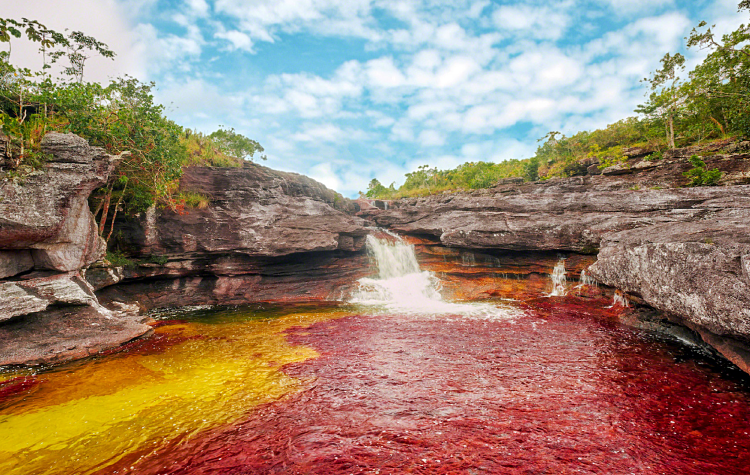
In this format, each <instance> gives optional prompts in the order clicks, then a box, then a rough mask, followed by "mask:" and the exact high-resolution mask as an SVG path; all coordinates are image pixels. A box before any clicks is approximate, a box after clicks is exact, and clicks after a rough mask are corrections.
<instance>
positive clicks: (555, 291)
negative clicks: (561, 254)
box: [547, 259, 568, 297]
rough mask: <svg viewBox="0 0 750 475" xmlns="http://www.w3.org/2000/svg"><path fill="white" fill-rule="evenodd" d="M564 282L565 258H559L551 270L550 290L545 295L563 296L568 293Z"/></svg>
mask: <svg viewBox="0 0 750 475" xmlns="http://www.w3.org/2000/svg"><path fill="white" fill-rule="evenodd" d="M566 284H567V279H566V278H565V259H560V260H559V261H557V265H555V268H554V269H553V270H552V291H551V292H550V293H549V294H547V297H565V295H566V294H567V293H568V290H567V288H566V286H565V285H566Z"/></svg>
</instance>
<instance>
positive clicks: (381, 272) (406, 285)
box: [349, 233, 512, 318]
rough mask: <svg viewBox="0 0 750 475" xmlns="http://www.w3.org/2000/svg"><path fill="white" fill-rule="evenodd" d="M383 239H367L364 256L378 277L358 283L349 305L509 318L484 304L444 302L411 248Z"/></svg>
mask: <svg viewBox="0 0 750 475" xmlns="http://www.w3.org/2000/svg"><path fill="white" fill-rule="evenodd" d="M387 234H388V235H389V236H388V237H386V238H385V239H379V238H376V237H374V236H373V235H368V236H367V252H368V254H369V255H370V258H371V259H372V261H373V263H374V264H375V265H376V266H377V277H374V278H371V277H365V278H362V279H359V281H358V289H356V290H355V291H354V292H352V295H351V298H350V299H349V302H350V303H352V304H355V305H360V306H366V307H369V308H370V310H378V311H383V312H387V313H397V314H409V315H425V314H430V315H446V314H448V315H462V316H467V315H471V316H483V317H493V318H494V317H503V318H508V317H509V316H511V315H512V312H510V311H509V310H506V309H502V308H498V307H497V306H496V305H491V304H487V303H454V302H448V301H445V300H443V297H442V295H441V294H440V289H441V282H440V279H438V277H437V276H436V275H435V274H434V273H432V272H430V271H424V270H421V269H420V267H419V263H418V262H417V256H416V254H415V253H414V246H413V245H409V244H407V243H405V242H404V241H403V240H402V239H401V238H400V237H398V236H396V235H394V234H392V233H387Z"/></svg>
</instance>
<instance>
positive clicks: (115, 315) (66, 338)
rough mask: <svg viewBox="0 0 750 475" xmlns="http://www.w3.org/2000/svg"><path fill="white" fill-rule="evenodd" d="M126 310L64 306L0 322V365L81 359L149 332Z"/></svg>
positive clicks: (150, 330) (49, 362)
mask: <svg viewBox="0 0 750 475" xmlns="http://www.w3.org/2000/svg"><path fill="white" fill-rule="evenodd" d="M140 320H141V317H138V316H137V315H134V314H133V313H129V312H111V311H101V310H100V309H97V308H95V307H91V306H83V307H81V306H66V307H57V308H53V309H49V310H47V311H45V312H42V313H38V314H30V315H26V316H24V317H22V318H19V319H14V320H12V321H9V322H5V323H3V324H0V366H5V365H41V364H55V363H63V362H66V361H70V360H74V359H79V358H85V357H88V356H92V355H95V354H97V353H100V352H102V351H105V350H109V349H113V348H117V347H119V346H120V345H122V344H123V343H126V342H128V341H131V340H133V339H135V338H139V337H141V336H144V335H149V334H150V333H152V332H153V330H152V329H151V327H149V326H148V325H144V324H142V323H140Z"/></svg>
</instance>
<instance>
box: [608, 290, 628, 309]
mask: <svg viewBox="0 0 750 475" xmlns="http://www.w3.org/2000/svg"><path fill="white" fill-rule="evenodd" d="M617 306H620V307H622V308H628V307H630V302H628V298H627V297H625V294H624V293H623V292H621V291H620V290H615V295H614V296H613V297H612V305H610V306H609V307H606V308H614V307H617Z"/></svg>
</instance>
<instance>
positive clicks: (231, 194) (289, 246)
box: [119, 164, 367, 257]
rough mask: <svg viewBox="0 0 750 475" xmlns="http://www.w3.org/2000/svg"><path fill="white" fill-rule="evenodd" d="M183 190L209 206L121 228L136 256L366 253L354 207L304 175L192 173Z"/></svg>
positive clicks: (152, 214)
mask: <svg viewBox="0 0 750 475" xmlns="http://www.w3.org/2000/svg"><path fill="white" fill-rule="evenodd" d="M180 188H181V189H182V190H185V191H189V192H192V193H200V194H202V195H205V196H207V197H208V198H209V199H210V204H209V206H208V207H207V208H205V209H190V210H186V211H185V212H173V211H169V210H159V211H155V210H150V211H149V212H147V213H143V214H142V215H141V216H140V217H139V219H136V220H132V221H130V222H129V223H128V224H127V225H124V226H121V227H120V228H119V231H120V232H121V233H122V239H121V241H122V242H123V244H124V246H127V247H128V249H129V250H130V251H131V254H133V255H135V256H141V257H148V256H159V255H180V256H205V255H207V254H221V253H241V254H245V255H252V256H282V255H287V254H294V253H301V252H315V251H336V250H341V251H359V250H362V249H363V248H364V236H365V235H366V234H367V232H366V231H365V229H364V228H363V224H364V223H363V221H362V219H360V218H357V217H354V216H351V215H349V214H347V213H346V211H350V212H351V211H353V209H354V208H353V204H352V203H351V201H349V200H346V199H344V198H342V197H341V196H340V195H337V194H336V193H335V192H333V191H331V190H329V189H328V188H326V187H325V186H323V185H322V184H320V183H318V182H316V181H314V180H312V179H310V178H307V177H305V176H302V175H298V174H295V173H285V172H279V171H276V170H271V169H270V168H266V167H262V166H260V165H255V164H248V165H247V166H245V167H243V168H207V167H193V168H188V169H186V170H185V172H184V174H183V176H182V178H181V180H180Z"/></svg>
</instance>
